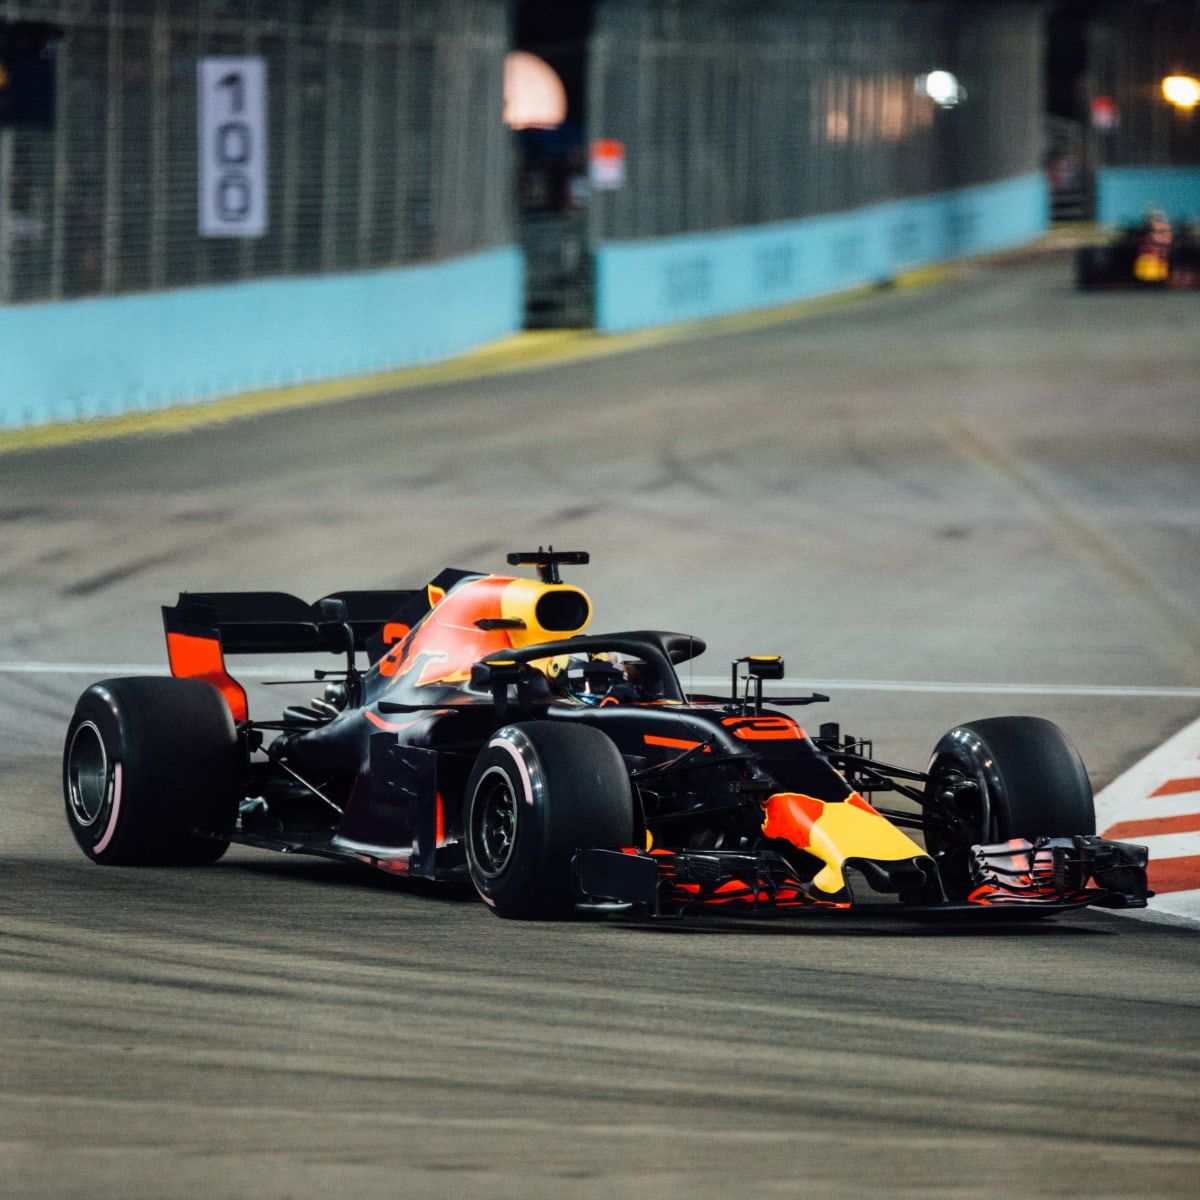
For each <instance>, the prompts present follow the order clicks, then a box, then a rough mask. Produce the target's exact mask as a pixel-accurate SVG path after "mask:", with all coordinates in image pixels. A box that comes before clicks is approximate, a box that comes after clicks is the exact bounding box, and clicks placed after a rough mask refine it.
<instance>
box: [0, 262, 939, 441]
mask: <svg viewBox="0 0 1200 1200" xmlns="http://www.w3.org/2000/svg"><path fill="white" fill-rule="evenodd" d="M953 273H954V268H953V267H952V266H937V267H923V268H921V269H920V270H915V271H909V272H906V273H905V274H903V275H901V276H898V277H897V278H896V280H895V283H894V288H893V289H889V290H894V289H895V288H904V289H907V288H916V287H928V286H931V285H933V284H936V283H941V282H943V281H944V280H946V279H948V278H950V277H951V276H952V275H953ZM879 290H880V289H879V288H878V287H876V286H874V285H870V284H865V285H863V286H861V287H857V288H852V289H850V290H848V291H844V292H838V293H836V294H834V295H831V296H821V297H818V298H816V299H813V300H802V301H799V302H798V303H795V304H787V305H783V306H781V307H779V308H769V309H758V310H756V311H754V312H748V313H737V314H734V315H732V316H728V317H714V318H711V319H708V320H703V321H689V322H686V323H684V324H680V325H665V326H659V327H657V328H654V329H644V330H638V331H636V332H633V333H619V334H610V335H607V336H606V335H604V334H599V333H596V332H595V331H593V330H590V329H563V330H533V331H528V332H525V333H518V334H514V335H513V336H512V337H507V338H505V339H503V340H502V341H499V342H494V343H492V344H491V345H487V346H482V347H480V348H479V349H477V350H472V351H469V352H468V353H466V354H463V355H460V356H458V357H457V358H452V359H448V360H446V361H444V362H437V363H431V364H429V365H426V366H418V367H403V368H400V369H397V370H393V371H382V372H379V373H378V374H374V375H354V376H350V377H348V378H342V379H331V380H327V381H325V382H319V383H303V384H297V385H295V386H292V387H282V388H267V389H265V390H262V391H254V392H244V393H242V394H240V395H237V396H228V397H226V398H224V399H217V400H208V401H201V402H199V403H196V404H181V405H176V406H173V407H171V408H163V409H156V410H154V411H152V412H136V413H124V414H123V415H121V416H119V417H97V418H92V419H86V420H78V421H56V422H53V423H51V424H47V425H31V426H26V427H24V428H21V429H11V430H0V454H3V453H5V452H8V451H16V450H40V449H46V448H49V447H53V446H67V445H71V444H73V443H76V442H90V441H104V440H107V439H110V438H121V437H132V436H135V435H144V434H157V435H163V434H171V433H179V432H182V431H184V430H188V429H198V428H200V427H202V426H206V425H216V424H220V423H223V422H225V421H239V420H244V419H246V418H248V417H258V416H262V415H264V414H266V413H272V412H280V411H283V410H285V409H293V408H308V407H310V406H311V405H314V404H328V403H332V402H334V401H337V400H350V399H357V398H359V397H364V396H378V395H382V394H384V393H388V392H399V391H407V390H409V389H411V388H418V387H429V386H431V385H434V384H445V383H458V382H462V381H464V380H470V379H481V378H484V377H487V376H492V375H508V374H512V373H513V372H516V371H530V370H536V369H538V368H543V367H552V366H558V365H561V364H563V363H573V362H583V361H585V360H587V359H595V358H606V357H608V356H609V355H612V354H625V353H628V352H629V351H631V350H639V349H642V348H644V347H648V346H661V345H664V344H666V343H669V342H680V341H689V340H692V339H694V338H699V337H712V336H715V335H720V334H724V333H742V332H745V331H748V330H752V329H766V328H769V327H771V326H773V325H784V324H787V323H788V322H791V321H798V320H800V319H802V318H804V317H809V316H814V315H816V314H818V313H824V312H830V311H833V310H835V309H838V308H842V307H845V306H846V305H848V304H853V303H856V302H858V301H861V300H864V299H866V298H867V297H869V296H871V295H874V294H877V293H878V292H879Z"/></svg>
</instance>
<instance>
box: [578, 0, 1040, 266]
mask: <svg viewBox="0 0 1200 1200" xmlns="http://www.w3.org/2000/svg"><path fill="white" fill-rule="evenodd" d="M1042 17H1043V14H1042V10H1041V8H1040V7H1039V6H1038V5H1036V4H1032V3H1028V2H1025V0H1015V2H1012V3H1005V2H1003V0H999V2H995V3H992V2H986V3H985V2H982V0H980V2H976V3H971V4H952V3H931V2H929V0H875V2H872V0H859V2H857V3H846V2H844V0H757V2H756V3H753V4H747V3H735V2H733V0H602V3H601V4H600V5H599V7H598V9H597V13H596V24H595V30H594V33H593V36H592V39H591V47H590V49H591V56H590V76H589V124H590V127H591V131H592V136H593V137H604V138H611V139H614V140H616V141H619V142H620V143H621V144H622V145H623V146H624V147H625V149H626V155H627V163H626V183H625V185H624V186H622V187H621V188H619V189H616V188H614V189H613V190H609V191H603V192H601V193H599V194H597V195H596V196H595V197H594V200H593V205H592V240H593V242H594V243H599V242H602V241H607V240H612V239H624V238H637V237H650V236H657V235H665V234H672V233H686V232H698V231H704V230H712V229H721V228H726V227H731V226H744V225H756V224H760V223H763V222H769V221H778V220H785V219H791V218H797V217H803V216H808V215H812V214H817V213H827V212H836V211H840V210H844V209H848V208H854V207H857V206H860V205H864V204H869V203H872V202H874V201H880V200H889V199H898V198H902V197H907V196H914V195H921V194H925V193H932V192H937V191H941V190H944V189H948V188H954V187H960V186H964V185H968V184H974V183H984V182H988V181H991V180H999V179H1004V178H1009V177H1013V176H1016V175H1021V174H1024V173H1028V172H1033V171H1036V170H1038V169H1039V167H1040V165H1041V164H1040V159H1041V153H1042V148H1041V147H1042V135H1041V115H1042V108H1043V79H1042V53H1043V44H1042V39H1043V20H1042ZM935 70H936V71H944V72H948V73H950V74H951V75H953V76H954V78H955V80H956V81H958V82H959V83H960V84H961V86H962V87H963V88H964V89H965V97H964V98H963V100H962V102H961V103H954V104H952V105H947V106H945V107H942V106H940V105H939V104H938V103H937V102H935V101H934V100H932V99H930V98H929V97H928V96H927V95H922V94H920V93H919V90H918V86H917V83H918V81H919V80H920V79H921V77H922V76H924V75H927V74H928V73H929V72H931V71H935Z"/></svg>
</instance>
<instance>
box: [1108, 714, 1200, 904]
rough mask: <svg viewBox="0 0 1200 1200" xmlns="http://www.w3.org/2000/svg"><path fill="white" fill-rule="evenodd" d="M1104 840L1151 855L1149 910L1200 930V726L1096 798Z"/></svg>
mask: <svg viewBox="0 0 1200 1200" xmlns="http://www.w3.org/2000/svg"><path fill="white" fill-rule="evenodd" d="M1096 827H1097V829H1099V830H1100V831H1101V833H1102V834H1103V835H1104V836H1105V837H1112V838H1116V839H1118V840H1125V841H1130V842H1135V843H1137V844H1138V845H1141V846H1145V847H1147V848H1148V849H1149V851H1150V872H1149V874H1150V886H1151V887H1152V888H1153V889H1154V890H1155V891H1156V892H1157V893H1158V895H1156V896H1155V897H1154V899H1152V900H1151V901H1150V908H1149V909H1147V910H1145V912H1141V911H1138V910H1135V911H1133V912H1131V913H1130V914H1129V915H1130V916H1139V915H1147V914H1148V915H1152V916H1153V915H1158V916H1165V917H1167V918H1175V919H1177V920H1178V919H1183V920H1187V921H1188V922H1189V923H1192V924H1195V925H1197V926H1200V720H1198V721H1193V722H1192V724H1190V725H1188V726H1187V727H1186V728H1184V729H1181V730H1180V731H1179V732H1178V733H1177V734H1175V736H1174V737H1172V738H1169V739H1168V740H1167V741H1165V742H1164V743H1163V744H1162V745H1161V746H1159V748H1158V749H1157V750H1153V751H1151V753H1149V754H1148V755H1146V757H1145V758H1143V759H1142V760H1141V762H1139V763H1135V764H1134V765H1133V766H1132V767H1130V768H1129V770H1128V771H1126V772H1125V773H1124V774H1123V775H1121V776H1119V777H1118V778H1117V779H1114V780H1113V782H1112V783H1110V784H1109V785H1108V787H1106V788H1105V789H1104V791H1102V792H1101V793H1100V794H1099V795H1098V796H1097V797H1096Z"/></svg>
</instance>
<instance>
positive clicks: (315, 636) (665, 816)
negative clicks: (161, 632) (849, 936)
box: [63, 550, 1147, 919]
mask: <svg viewBox="0 0 1200 1200" xmlns="http://www.w3.org/2000/svg"><path fill="white" fill-rule="evenodd" d="M587 557H588V556H587V555H586V554H584V553H581V552H571V553H564V552H557V553H556V552H554V551H552V550H550V551H542V550H539V551H537V552H533V553H528V554H524V553H523V554H511V555H509V556H508V561H509V563H510V564H512V565H514V566H515V565H521V564H529V565H532V566H534V567H536V571H537V578H523V577H516V576H513V575H507V574H505V575H489V574H479V573H473V572H467V571H459V570H450V569H447V570H445V571H443V572H442V573H441V574H440V575H438V577H437V578H436V579H434V580H433V581H432V582H431V583H429V584H428V585H426V586H425V587H423V588H419V589H416V590H413V591H395V592H342V593H338V594H335V595H333V596H329V597H326V598H325V599H323V600H321V601H318V602H317V603H316V604H311V605H310V604H306V603H305V602H303V601H301V600H299V599H297V598H296V597H294V596H289V595H285V594H282V593H258V592H233V593H231V592H213V593H204V594H187V593H185V594H183V595H181V596H180V598H179V601H178V603H177V604H175V605H173V606H171V607H168V608H164V609H163V617H164V623H165V627H166V636H167V649H168V655H169V658H170V664H171V671H172V676H173V677H172V678H166V677H161V678H160V677H155V678H121V679H109V680H105V681H103V682H100V683H95V684H93V685H92V686H91V687H89V688H88V689H87V690H86V691H85V692H84V693H83V695H82V696H81V697H80V699H79V702H78V705H77V707H76V710H75V714H74V717H73V719H72V720H71V723H70V727H69V729H68V731H67V738H66V746H65V751H64V764H63V786H64V793H65V800H66V813H67V820H68V821H69V822H70V826H71V830H72V832H73V833H74V835H75V838H76V840H77V841H78V843H79V845H80V847H81V848H82V849H83V852H84V853H85V854H86V855H87V856H88V857H89V858H91V859H92V860H94V861H95V862H97V863H102V864H143V865H166V864H177V863H188V864H200V863H211V862H214V861H215V860H217V859H218V858H220V857H221V855H222V854H223V853H224V852H225V850H226V849H227V848H228V846H229V845H230V843H231V842H236V843H239V844H242V845H248V846H256V847H263V848H268V849H271V850H277V851H282V852H285V853H304V854H315V855H322V856H324V857H327V858H332V859H338V860H343V861H349V862H355V863H362V864H366V865H367V866H369V867H373V868H377V869H379V870H382V871H386V872H391V873H393V874H395V875H399V876H407V877H411V878H417V879H426V880H436V881H446V882H451V881H466V880H468V879H469V880H470V881H471V882H472V883H473V884H474V886H475V888H476V889H477V890H478V892H479V895H480V896H481V897H482V898H483V900H484V901H485V902H486V903H487V904H488V905H489V906H490V907H491V909H492V910H493V911H494V912H495V913H496V914H498V915H499V916H502V917H518V918H543V919H544V918H553V917H560V916H564V915H568V914H572V913H577V912H587V911H589V910H590V911H595V912H606V913H607V912H614V911H632V912H635V913H638V914H643V915H644V914H649V915H651V916H655V917H667V916H677V915H680V914H683V913H686V912H692V911H696V910H716V911H734V912H738V913H767V912H780V911H787V912H798V911H811V912H834V913H836V912H842V911H847V910H852V909H856V908H859V909H861V908H862V907H864V906H868V907H871V908H875V907H876V906H884V905H886V906H887V909H888V911H889V912H893V913H895V914H897V915H904V916H913V917H921V918H928V917H930V916H937V915H950V916H956V917H958V916H963V915H985V914H987V915H992V916H995V915H997V914H999V915H1002V916H1005V917H1007V918H1010V919H1011V918H1014V917H1021V916H1044V915H1047V914H1051V913H1055V912H1060V911H1063V910H1065V909H1071V908H1076V907H1079V906H1082V905H1088V904H1099V905H1107V906H1133V907H1140V906H1144V905H1145V903H1146V897H1147V890H1146V857H1147V856H1146V851H1145V849H1144V848H1142V847H1139V846H1132V845H1128V844H1125V843H1121V842H1113V841H1106V840H1103V839H1101V838H1098V837H1096V836H1095V817H1094V813H1093V808H1092V793H1091V787H1090V785H1089V782H1088V777H1087V773H1086V772H1085V770H1084V768H1083V764H1082V763H1081V761H1080V759H1079V755H1078V754H1077V753H1076V752H1075V749H1074V747H1073V746H1072V745H1071V743H1070V742H1069V741H1068V740H1067V738H1066V736H1065V735H1064V734H1063V733H1062V731H1061V730H1059V729H1058V728H1057V727H1056V726H1054V725H1052V724H1051V723H1050V722H1048V721H1044V720H1040V719H1038V718H1034V717H1002V718H993V719H989V720H981V721H972V722H969V723H967V724H963V725H960V726H958V727H957V728H955V729H953V730H951V731H950V732H949V733H947V734H946V735H945V736H944V737H943V738H942V739H941V740H940V741H939V742H938V743H937V744H936V746H935V747H934V750H933V754H932V757H931V759H930V761H929V763H928V765H927V766H926V767H925V769H923V770H910V769H906V768H902V767H898V766H894V765H892V764H889V763H886V762H882V761H880V760H878V759H876V758H875V757H874V756H873V752H872V748H871V744H870V743H869V742H866V741H860V740H857V739H855V738H853V737H847V736H843V735H842V733H841V731H840V729H839V727H838V726H837V725H836V724H832V723H826V724H822V725H821V726H820V728H819V732H818V733H817V734H816V735H815V736H810V735H809V734H807V733H806V732H805V731H804V729H802V728H801V726H800V725H799V724H798V722H797V721H796V720H795V719H794V718H793V717H792V716H791V715H790V714H789V713H788V712H786V711H783V710H786V709H790V708H794V707H797V706H805V705H811V704H816V703H820V702H822V701H824V700H826V699H827V697H825V696H822V695H819V694H815V693H814V694H811V695H801V696H778V695H776V696H768V695H765V694H764V684H765V683H769V682H770V681H772V680H779V679H782V678H783V662H782V660H780V659H779V658H777V657H770V656H757V657H756V656H747V657H744V658H740V659H738V660H736V661H735V662H734V663H733V664H732V667H731V673H730V690H729V693H728V694H727V695H721V696H717V695H688V694H685V692H684V690H683V687H682V686H681V684H680V680H679V677H678V675H677V674H676V667H677V666H678V665H679V664H680V663H683V662H686V661H688V660H690V659H692V658H694V657H695V656H696V655H698V654H700V653H701V652H702V651H703V650H704V643H703V642H702V641H701V640H700V639H699V638H697V637H692V636H690V635H687V634H679V633H664V632H656V631H635V632H623V633H613V634H601V635H587V634H585V633H584V632H583V631H584V629H585V628H586V627H587V626H588V624H589V622H590V620H591V616H592V605H591V601H590V600H589V598H588V596H587V595H586V594H585V593H584V592H583V591H582V590H581V589H579V588H578V587H575V586H573V585H571V584H568V583H564V582H562V580H561V578H560V567H561V566H562V565H563V564H568V563H570V564H580V563H585V562H587ZM313 652H323V653H333V654H337V655H339V656H344V664H343V665H342V666H341V667H340V668H339V669H337V670H319V671H316V672H315V673H314V674H315V680H316V681H317V682H319V684H320V685H321V686H322V689H323V690H322V694H321V695H320V696H318V697H316V698H314V699H312V700H310V701H309V702H307V703H304V704H294V705H289V706H286V707H284V708H283V709H282V712H281V713H280V714H279V715H276V716H273V717H270V718H268V719H262V718H252V717H251V716H250V713H249V711H248V704H247V696H246V692H245V690H244V689H243V687H242V686H241V685H240V684H239V683H238V682H237V681H236V679H235V678H234V677H233V676H232V675H231V674H230V673H229V670H228V668H227V664H226V655H241V654H272V655H284V654H309V653H313ZM363 655H365V656H366V660H367V662H366V665H365V666H361V665H360V662H361V660H362V656H363ZM281 682H283V683H289V684H290V683H303V682H308V683H310V684H311V683H313V682H314V681H313V680H308V681H281ZM897 804H899V805H901V807H897ZM914 834H915V835H917V837H919V839H920V840H916V839H915V838H914V836H912V835H914Z"/></svg>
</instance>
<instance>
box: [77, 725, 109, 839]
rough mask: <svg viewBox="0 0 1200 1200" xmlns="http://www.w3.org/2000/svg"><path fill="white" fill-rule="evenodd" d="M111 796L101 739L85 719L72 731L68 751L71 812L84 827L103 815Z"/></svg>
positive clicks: (104, 751) (106, 761) (106, 759)
mask: <svg viewBox="0 0 1200 1200" xmlns="http://www.w3.org/2000/svg"><path fill="white" fill-rule="evenodd" d="M110 796H111V789H110V787H109V769H108V752H107V751H106V750H105V749H104V739H103V738H102V737H101V736H100V730H99V729H97V728H96V726H95V725H94V724H93V723H92V722H91V721H84V722H83V724H81V725H80V726H79V728H78V729H76V730H75V736H74V737H73V738H71V748H70V750H69V751H68V752H67V799H68V802H69V803H70V805H71V813H72V815H73V816H74V818H75V820H76V821H77V822H78V823H79V824H80V825H81V826H83V828H85V829H87V828H89V827H90V826H92V825H95V824H96V822H97V821H98V820H99V819H100V817H101V816H102V815H103V814H104V811H105V809H106V808H107V807H108V803H109V797H110Z"/></svg>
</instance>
